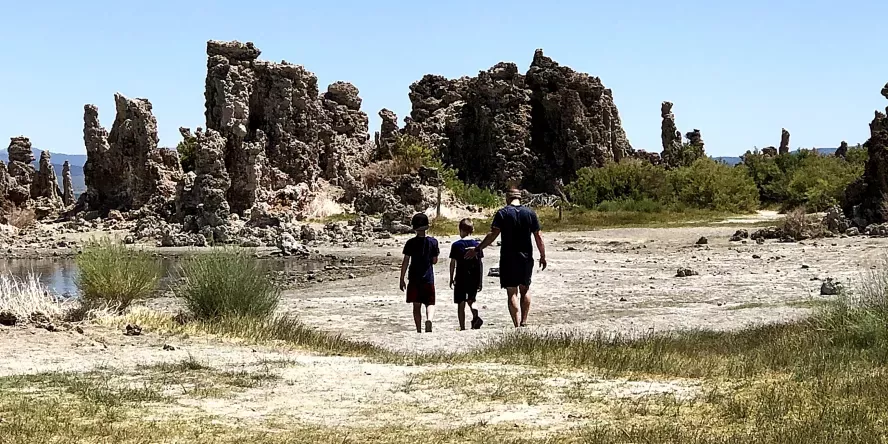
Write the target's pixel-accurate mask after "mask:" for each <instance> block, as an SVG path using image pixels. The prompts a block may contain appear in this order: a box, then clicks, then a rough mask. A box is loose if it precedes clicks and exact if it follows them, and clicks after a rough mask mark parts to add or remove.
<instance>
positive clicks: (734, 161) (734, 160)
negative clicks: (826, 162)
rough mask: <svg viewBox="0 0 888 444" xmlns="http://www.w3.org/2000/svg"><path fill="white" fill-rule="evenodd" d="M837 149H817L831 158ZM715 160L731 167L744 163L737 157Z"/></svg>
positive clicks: (723, 157) (716, 158)
mask: <svg viewBox="0 0 888 444" xmlns="http://www.w3.org/2000/svg"><path fill="white" fill-rule="evenodd" d="M837 149H838V148H817V152H818V153H820V154H822V155H824V156H829V155H831V154H833V153H835V152H836V150H837ZM798 151H799V150H796V151H795V152H798ZM713 159H714V160H715V161H716V162H724V163H726V164H728V165H731V166H733V165H737V164H738V163H740V162H742V159H740V157H735V156H721V157H713Z"/></svg>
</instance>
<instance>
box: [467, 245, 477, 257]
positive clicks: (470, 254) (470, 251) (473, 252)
mask: <svg viewBox="0 0 888 444" xmlns="http://www.w3.org/2000/svg"><path fill="white" fill-rule="evenodd" d="M476 257H478V251H477V250H476V249H475V247H469V248H466V256H465V258H466V259H475V258H476Z"/></svg>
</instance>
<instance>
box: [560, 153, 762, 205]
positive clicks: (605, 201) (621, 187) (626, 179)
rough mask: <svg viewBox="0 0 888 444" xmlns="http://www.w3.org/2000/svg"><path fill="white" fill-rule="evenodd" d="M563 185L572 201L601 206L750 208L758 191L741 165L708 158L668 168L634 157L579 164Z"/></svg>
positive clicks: (755, 200) (756, 197) (756, 198)
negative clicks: (593, 164)
mask: <svg viewBox="0 0 888 444" xmlns="http://www.w3.org/2000/svg"><path fill="white" fill-rule="evenodd" d="M567 190H568V193H569V194H570V196H571V199H572V201H573V202H574V203H575V204H578V205H580V206H583V207H586V208H590V209H599V210H601V211H642V212H656V211H662V210H663V209H664V208H665V207H669V208H672V209H680V208H685V207H691V208H699V209H709V210H716V211H751V210H754V209H755V208H757V207H758V192H757V190H756V188H755V183H754V182H753V181H752V179H751V178H750V177H749V176H748V175H747V174H746V170H744V169H742V168H734V167H730V166H728V165H724V164H720V163H717V162H715V161H714V160H712V159H709V158H703V159H698V160H696V161H694V162H693V163H692V164H691V165H690V166H688V167H681V168H676V169H673V170H667V169H666V168H664V167H662V166H654V165H651V164H650V163H647V162H644V161H642V160H638V159H629V160H624V161H622V162H619V163H610V164H607V165H605V166H603V167H601V168H583V169H581V170H580V171H579V172H578V177H577V180H576V181H574V182H573V183H571V184H570V185H568V187H567Z"/></svg>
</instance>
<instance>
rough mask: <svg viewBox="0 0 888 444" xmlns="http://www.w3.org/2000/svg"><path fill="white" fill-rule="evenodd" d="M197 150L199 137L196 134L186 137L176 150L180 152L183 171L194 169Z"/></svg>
mask: <svg viewBox="0 0 888 444" xmlns="http://www.w3.org/2000/svg"><path fill="white" fill-rule="evenodd" d="M196 150H197V138H196V137H194V136H190V137H185V138H184V139H183V140H182V141H181V142H179V144H178V145H176V151H178V152H179V164H180V165H182V171H184V172H186V173H187V172H189V171H194V162H195V159H194V156H195V151H196Z"/></svg>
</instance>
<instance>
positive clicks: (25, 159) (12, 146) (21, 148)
mask: <svg viewBox="0 0 888 444" xmlns="http://www.w3.org/2000/svg"><path fill="white" fill-rule="evenodd" d="M7 150H8V152H9V164H8V165H7V166H6V169H7V171H8V172H9V182H8V183H9V185H8V190H7V196H8V197H9V200H10V201H12V202H13V203H14V204H15V205H17V206H20V207H21V206H24V205H25V204H26V203H27V202H28V200H30V199H31V188H32V185H33V184H34V179H35V177H36V176H37V171H36V170H35V169H34V167H33V166H32V165H31V162H33V161H34V153H33V152H32V151H31V140H30V139H28V138H27V137H23V136H20V137H13V138H12V139H11V140H10V142H9V148H8V149H7Z"/></svg>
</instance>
